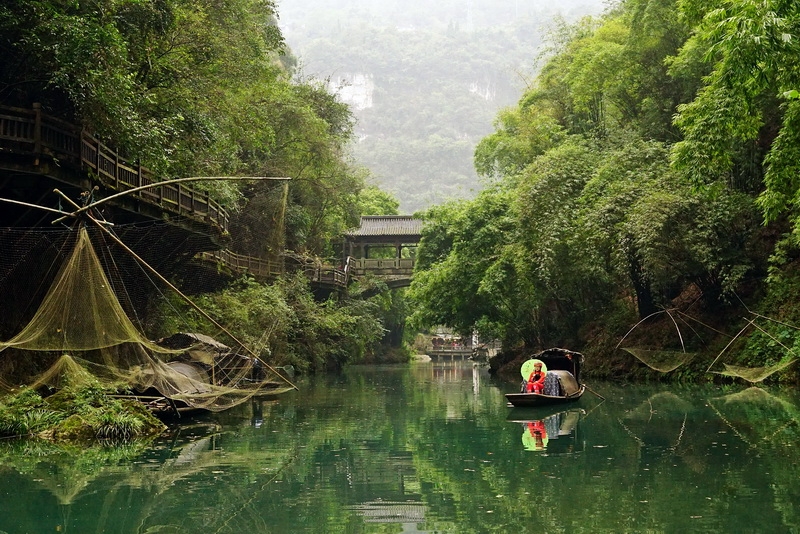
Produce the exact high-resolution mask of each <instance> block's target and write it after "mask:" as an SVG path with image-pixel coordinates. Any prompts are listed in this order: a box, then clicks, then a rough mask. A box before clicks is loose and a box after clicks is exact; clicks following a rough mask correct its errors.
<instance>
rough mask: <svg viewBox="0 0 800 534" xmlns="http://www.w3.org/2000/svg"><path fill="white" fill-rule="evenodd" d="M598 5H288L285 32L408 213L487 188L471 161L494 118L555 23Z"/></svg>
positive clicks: (522, 82)
mask: <svg viewBox="0 0 800 534" xmlns="http://www.w3.org/2000/svg"><path fill="white" fill-rule="evenodd" d="M601 7H602V4H601V2H599V1H594V2H592V1H573V2H559V3H558V4H557V5H554V4H552V3H547V2H540V1H537V2H519V1H513V0H471V1H449V2H438V3H434V4H431V3H429V2H422V1H408V2H370V1H345V0H315V1H310V2H305V1H302V2H301V1H298V0H282V1H281V2H280V4H279V10H280V22H279V24H280V26H281V28H283V30H284V33H285V35H286V38H287V42H288V43H289V45H290V46H291V47H292V49H293V50H294V51H295V53H296V54H297V55H298V56H299V60H300V67H301V71H302V73H303V74H304V75H305V76H309V77H316V78H318V79H325V80H328V82H329V86H330V87H332V88H333V89H334V90H338V92H339V94H340V95H341V97H342V99H343V100H344V101H345V102H347V103H349V104H351V105H352V107H353V112H354V115H355V117H356V119H357V124H356V126H355V132H356V135H357V138H358V142H357V143H356V144H355V148H354V153H355V157H356V159H357V160H358V161H359V162H360V163H362V164H364V165H365V166H366V167H367V168H369V169H370V170H371V171H372V173H373V174H374V176H375V178H376V180H377V183H378V184H380V185H381V186H382V187H384V188H385V189H387V190H388V191H391V192H392V193H393V194H395V195H396V196H397V197H398V199H399V200H400V203H401V210H402V211H403V212H413V211H415V210H418V209H420V208H423V207H428V206H431V205H433V204H437V203H440V202H442V201H443V200H446V199H448V198H471V197H473V196H474V194H475V192H476V191H477V190H478V189H479V188H480V187H481V184H480V183H479V180H478V175H477V174H476V173H475V171H474V168H473V164H472V152H473V150H474V147H475V145H476V143H477V142H478V140H480V138H482V137H483V136H484V135H487V134H488V133H489V132H491V128H492V120H493V117H494V115H495V114H496V113H497V111H498V110H499V109H501V108H503V107H504V106H508V105H511V104H513V103H514V101H515V100H516V99H517V97H518V95H519V93H520V92H521V91H522V89H523V88H524V87H525V86H526V84H527V83H529V82H530V81H531V79H532V73H533V72H534V68H535V63H536V57H537V54H538V51H537V50H538V48H539V46H540V44H541V42H542V36H543V35H544V33H545V32H546V31H547V29H548V28H549V27H550V26H551V25H553V24H554V22H553V21H554V17H555V16H556V15H561V16H564V17H573V18H574V17H577V16H579V15H582V14H585V13H587V12H595V13H596V12H599V11H600V9H601Z"/></svg>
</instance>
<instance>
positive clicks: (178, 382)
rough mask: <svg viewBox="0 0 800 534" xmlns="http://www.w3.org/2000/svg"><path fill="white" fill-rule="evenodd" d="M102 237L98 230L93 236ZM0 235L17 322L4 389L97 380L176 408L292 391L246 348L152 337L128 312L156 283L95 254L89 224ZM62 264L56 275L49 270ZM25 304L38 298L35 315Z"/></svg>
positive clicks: (5, 360) (8, 299)
mask: <svg viewBox="0 0 800 534" xmlns="http://www.w3.org/2000/svg"><path fill="white" fill-rule="evenodd" d="M101 235H102V233H98V232H97V231H95V235H94V238H95V239H99V238H100V237H101ZM133 235H135V234H133ZM0 242H5V243H6V244H7V245H8V247H7V248H5V250H6V251H7V254H5V255H4V256H3V258H2V261H0V292H2V297H3V304H4V307H5V308H6V309H10V310H12V313H11V314H9V318H11V319H12V320H18V321H19V322H20V324H22V325H23V326H22V327H21V328H19V329H18V332H17V333H16V334H15V335H13V336H11V337H10V338H7V339H8V341H4V342H0V386H2V387H3V388H4V389H7V390H10V389H12V388H13V387H15V386H19V385H27V386H32V387H35V388H38V387H42V386H48V387H50V388H54V389H59V388H61V387H64V386H67V385H72V386H80V385H88V384H99V385H101V386H105V387H110V388H115V389H117V390H119V391H120V392H128V393H131V394H134V395H137V396H138V397H139V398H141V399H143V400H145V401H147V402H151V403H152V405H153V407H154V408H163V406H161V403H164V402H166V403H167V405H168V406H169V407H171V408H173V409H177V407H178V404H183V405H185V407H188V408H203V409H207V410H211V411H219V410H224V409H227V408H229V407H231V406H234V405H236V404H239V403H241V402H244V401H246V400H248V399H250V398H252V397H253V396H255V395H262V394H267V393H269V394H277V393H280V392H283V391H286V390H288V389H290V387H289V385H288V383H287V382H286V381H285V380H283V378H282V377H281V376H280V375H279V374H278V373H277V372H275V371H274V370H273V369H272V368H271V367H269V366H268V365H265V364H264V362H263V361H262V360H261V359H260V358H259V357H258V356H256V355H254V354H252V353H250V352H249V351H246V350H243V349H240V351H239V352H237V351H234V350H231V349H229V348H228V347H226V346H225V345H222V344H220V343H213V342H212V341H209V340H210V339H211V338H205V337H203V336H201V335H192V336H184V338H183V343H182V344H175V343H172V344H169V343H166V344H165V343H156V342H153V341H150V340H149V339H148V338H147V337H146V336H145V335H144V334H143V333H142V332H143V327H144V326H145V324H144V323H143V322H142V320H141V318H140V317H139V316H138V315H137V314H136V311H135V310H136V308H137V306H141V305H142V304H143V303H146V302H147V301H148V298H149V297H152V296H153V295H160V291H161V290H152V289H150V290H144V288H143V286H144V285H147V284H144V283H143V281H147V282H151V281H152V280H150V279H148V277H147V276H145V275H144V274H143V273H142V271H141V270H139V271H136V269H135V268H134V267H133V263H132V262H131V261H130V259H129V258H128V259H124V258H122V257H115V256H114V255H113V254H111V253H110V252H108V250H109V249H105V248H104V249H103V250H104V252H105V254H104V257H103V260H102V261H101V258H100V257H99V256H98V254H97V252H96V251H95V247H94V246H93V244H92V236H91V235H90V231H89V230H87V229H86V228H84V227H81V228H79V229H77V230H69V231H53V232H47V231H45V232H36V231H24V232H23V231H18V230H10V229H4V230H3V231H2V232H0ZM175 250H176V248H175V247H172V251H173V252H175ZM162 253H163V251H162ZM167 255H168V254H167ZM32 256H33V258H38V259H39V260H40V261H38V262H37V261H35V259H33V261H32ZM59 263H60V267H59V268H58V269H57V270H55V272H56V274H55V275H51V274H49V273H50V272H51V270H52V269H50V267H52V266H54V265H58V264H59ZM134 263H135V262H134ZM31 265H37V266H39V267H30V266H31ZM40 269H41V270H40ZM134 271H136V272H134ZM36 280H38V281H40V282H41V284H38V285H37V284H36V282H35V281H36ZM42 294H43V296H42V297H41V298H40V299H39V295H42ZM27 302H38V306H36V308H35V311H33V313H32V315H31V312H30V310H29V309H28V307H27V306H25V305H24V303H27ZM123 303H125V304H127V310H126V309H125V308H126V306H125V305H123ZM131 317H134V319H135V320H136V322H137V323H139V326H137V325H136V324H134V321H132V320H131ZM12 322H13V321H7V323H12ZM187 340H188V342H187Z"/></svg>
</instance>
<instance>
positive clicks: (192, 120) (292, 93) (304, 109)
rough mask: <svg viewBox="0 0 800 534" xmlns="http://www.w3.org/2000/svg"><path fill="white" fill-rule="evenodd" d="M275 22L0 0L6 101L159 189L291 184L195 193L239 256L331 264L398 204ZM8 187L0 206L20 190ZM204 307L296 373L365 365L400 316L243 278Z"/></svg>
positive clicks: (107, 0)
mask: <svg viewBox="0 0 800 534" xmlns="http://www.w3.org/2000/svg"><path fill="white" fill-rule="evenodd" d="M277 15H278V13H277V11H276V5H275V3H274V2H272V1H268V0H267V1H265V0H223V1H219V2H210V3H203V2H184V1H180V0H163V1H152V2H151V1H141V2H140V1H121V2H118V1H115V0H99V1H96V2H61V1H58V0H43V1H39V2H28V1H27V0H13V1H11V2H4V3H3V4H2V5H1V6H0V52H2V55H3V59H2V62H0V105H4V106H15V107H20V108H26V109H31V107H32V105H33V104H34V103H40V104H41V105H42V109H43V110H44V112H45V113H47V114H48V115H51V116H55V117H58V118H61V119H64V120H65V121H67V122H69V123H72V124H75V125H78V126H80V127H81V128H82V129H83V130H84V131H85V132H88V133H90V134H92V135H94V136H96V137H97V138H98V139H99V140H100V141H101V142H103V143H104V144H106V145H108V146H110V147H113V148H114V149H115V150H116V151H117V152H118V153H120V154H123V155H124V156H125V158H126V159H127V160H128V161H138V162H140V163H141V164H142V165H143V166H145V167H147V168H149V169H150V170H152V171H153V173H154V175H155V176H157V177H160V178H164V179H167V178H182V177H190V176H239V177H248V176H267V177H286V178H290V180H289V181H288V182H287V181H282V182H279V183H280V184H281V185H280V186H275V182H271V181H269V182H268V181H258V182H256V181H252V182H251V181H235V182H226V181H215V182H207V183H203V182H198V183H197V184H198V185H197V187H205V188H206V189H208V190H209V191H210V192H211V194H212V196H213V198H214V199H216V200H218V201H220V202H221V203H223V204H224V207H225V208H226V209H227V210H228V212H229V213H230V214H231V222H230V234H231V240H230V249H232V251H233V252H236V253H242V254H247V255H250V256H256V257H259V258H264V259H271V260H274V259H280V260H284V259H286V258H294V259H297V260H299V261H301V262H318V261H319V257H331V256H332V257H334V258H337V259H338V256H339V254H340V251H339V250H338V249H336V248H334V244H333V240H334V239H335V238H338V237H339V236H341V234H342V232H344V231H345V230H346V229H348V228H352V227H353V226H356V225H357V224H358V220H359V215H360V214H362V213H371V214H374V213H386V211H387V210H389V211H391V210H394V209H396V206H397V204H396V202H395V201H394V200H393V199H392V198H391V197H390V196H389V195H387V194H385V193H383V192H382V191H380V190H377V189H375V188H370V187H367V185H366V183H365V176H366V171H365V170H364V169H363V168H362V167H360V166H358V165H357V164H355V163H354V162H353V160H352V159H351V158H350V156H349V154H348V150H347V147H348V146H349V145H350V143H351V141H352V135H353V123H354V119H353V116H352V113H351V111H350V109H349V108H348V106H347V105H345V104H343V103H342V102H341V101H339V100H338V99H337V98H336V97H335V95H333V94H331V93H330V92H329V91H328V89H327V87H326V86H325V85H324V83H321V82H318V81H313V80H298V79H297V78H295V77H294V66H295V63H296V61H295V58H294V57H293V56H292V54H291V51H290V50H289V49H288V47H287V46H286V43H285V42H284V38H283V35H282V33H281V30H280V28H279V27H278V25H277ZM1 178H2V179H0V194H3V193H2V190H3V189H4V188H6V187H13V186H14V185H15V180H16V181H17V182H16V183H18V181H19V180H20V179H21V178H20V177H19V175H16V174H11V175H9V174H5V175H4V176H2V177H1ZM22 179H24V178H22ZM283 184H288V186H287V189H284V187H283ZM56 200H57V199H56ZM45 201H47V199H43V202H45ZM200 299H201V300H203V303H204V304H205V306H206V308H207V309H209V310H211V311H212V312H213V314H214V315H215V316H216V317H218V318H224V319H225V321H223V322H228V323H235V324H236V329H237V333H238V335H240V336H241V339H243V340H245V341H247V342H248V343H249V344H250V345H251V346H254V345H256V344H257V345H258V346H261V347H263V349H264V351H265V352H268V353H270V358H271V360H272V361H273V362H277V363H281V362H282V363H291V364H293V365H295V366H296V367H297V368H299V369H309V368H317V369H322V368H329V367H339V366H341V365H343V364H344V363H345V362H346V361H349V360H352V359H359V358H362V357H364V356H366V355H368V354H369V353H370V352H371V350H372V349H373V348H374V347H375V346H376V345H377V343H379V342H380V340H381V338H382V337H383V334H384V329H383V326H382V322H381V314H382V313H383V312H384V311H387V310H388V308H389V307H390V305H391V304H390V303H389V299H386V298H384V299H383V300H382V301H379V300H376V299H373V300H366V299H364V300H354V301H347V300H342V301H341V302H339V303H334V302H330V303H321V302H317V301H315V300H314V298H313V296H312V294H311V291H310V288H309V283H308V280H307V279H306V277H305V276H302V275H298V276H291V275H289V274H287V276H286V277H284V278H282V279H281V280H279V281H277V282H276V283H274V284H271V285H264V284H262V283H256V282H254V281H253V280H251V279H243V280H240V281H237V282H234V283H232V284H231V285H230V287H227V288H225V289H224V290H222V291H220V292H219V293H217V294H214V295H205V296H203V297H200ZM20 305H22V304H20ZM382 310H383V311H382ZM185 311H186V310H185ZM190 315H191V314H190V313H185V316H184V319H185V317H186V316H190ZM185 320H187V321H190V320H191V318H190V319H185ZM151 322H152V324H154V325H155V326H156V327H159V328H162V329H165V330H167V331H166V332H148V335H150V336H151V337H150V339H156V338H157V337H158V336H161V335H169V334H170V333H174V332H176V331H179V329H180V331H191V332H195V331H197V332H200V331H203V330H202V329H201V328H202V325H201V324H199V323H198V324H189V325H187V324H173V323H169V322H168V321H165V320H153V321H151ZM169 329H172V330H171V331H169ZM187 329H189V330H187Z"/></svg>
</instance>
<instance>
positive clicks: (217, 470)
mask: <svg viewBox="0 0 800 534" xmlns="http://www.w3.org/2000/svg"><path fill="white" fill-rule="evenodd" d="M587 363H588V364H589V365H591V362H587ZM298 385H299V386H300V388H301V391H299V392H292V393H289V394H287V395H284V396H282V397H281V398H280V400H278V401H270V402H268V401H262V402H258V403H252V404H247V405H244V406H240V407H238V408H236V409H233V410H230V411H228V412H225V413H222V414H213V415H212V414H207V415H203V416H199V417H193V418H191V419H188V418H185V419H184V420H183V421H182V423H181V424H180V425H175V426H173V427H172V428H171V430H170V432H169V433H168V434H166V435H165V436H163V437H161V438H159V439H157V440H155V441H153V442H149V443H136V444H129V445H126V446H122V447H94V448H88V449H77V448H76V449H64V448H56V447H53V446H50V445H46V444H42V443H35V442H18V441H5V442H0V533H1V532H7V533H37V534H38V533H53V532H61V533H70V532H74V533H81V534H84V533H153V534H155V533H202V534H208V533H237V534H249V533H261V532H275V533H291V532H303V533H305V532H309V533H310V532H314V533H320V532H352V533H361V532H364V533H368V532H369V533H373V532H380V533H399V532H431V533H433V532H442V533H444V532H448V533H449V532H454V533H473V532H475V533H480V532H499V533H526V532H552V533H559V532H564V533H571V532H591V533H595V532H676V533H677V532H769V533H779V532H800V506H798V504H800V465H799V464H798V460H799V459H798V435H799V434H800V428H799V427H798V422H799V421H800V402H799V401H798V396H797V395H796V394H794V393H793V392H791V391H783V390H777V389H771V388H748V387H747V386H746V385H734V386H725V387H720V386H695V385H685V386H677V387H676V386H670V385H666V384H657V385H634V386H623V385H619V384H610V383H592V384H590V386H591V388H592V390H594V391H595V392H596V393H598V394H599V395H602V396H604V397H605V398H606V400H605V401H602V402H601V400H600V399H599V397H597V396H595V395H594V394H592V393H588V392H587V393H586V394H585V395H584V396H583V398H582V399H581V400H580V401H578V402H577V403H575V404H572V405H562V406H560V407H557V408H550V409H547V410H542V409H538V410H522V409H513V410H512V409H510V408H507V407H506V403H505V399H504V397H503V394H504V393H507V392H511V391H515V390H516V388H517V385H516V384H506V383H500V382H497V381H494V380H493V379H491V378H490V377H489V375H488V374H487V371H486V368H484V367H473V366H472V364H471V363H440V364H435V363H415V364H410V365H405V366H384V367H353V368H350V369H348V370H347V372H346V373H344V374H343V375H341V376H325V377H315V378H314V379H313V380H306V381H300V382H299V384H298Z"/></svg>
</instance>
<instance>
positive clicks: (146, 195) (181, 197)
mask: <svg viewBox="0 0 800 534" xmlns="http://www.w3.org/2000/svg"><path fill="white" fill-rule="evenodd" d="M0 169H2V170H4V171H7V172H10V173H16V174H15V176H18V175H20V174H24V173H27V174H33V175H35V174H48V173H49V174H51V175H53V177H54V178H55V179H56V180H60V181H62V182H66V183H71V184H72V185H75V186H78V187H81V186H85V185H89V184H88V183H87V178H89V179H90V180H91V182H94V185H99V186H101V187H102V188H104V189H106V190H108V191H113V192H115V193H116V192H123V191H128V190H131V189H135V188H138V187H141V186H145V185H150V184H154V183H157V182H159V180H158V179H157V177H156V176H154V175H153V173H151V172H150V171H149V170H148V169H146V168H144V167H142V166H141V165H138V164H135V163H131V162H128V161H125V160H124V159H123V158H122V157H120V155H119V154H117V153H116V152H115V151H114V150H111V149H110V148H109V147H107V146H105V145H103V143H101V142H100V141H99V140H97V139H96V138H94V137H93V136H91V135H89V134H88V133H87V132H85V131H83V130H81V129H80V128H79V127H78V126H75V125H73V124H70V123H67V122H64V121H62V120H60V119H57V118H55V117H51V116H49V115H47V114H46V113H43V112H42V110H41V106H38V105H37V104H34V107H33V109H21V108H14V107H9V106H0ZM65 171H67V172H65ZM131 196H132V197H134V198H135V199H137V200H138V201H141V202H144V203H147V204H150V205H152V206H154V207H157V208H158V209H159V210H161V211H163V212H167V213H169V214H173V215H179V216H181V217H187V218H189V219H193V220H195V221H197V222H200V223H202V224H204V225H207V226H208V231H209V233H212V234H213V233H224V232H227V230H228V214H227V213H226V212H225V210H223V209H222V208H221V207H220V206H219V204H217V203H216V202H214V201H213V200H211V199H210V198H209V196H208V193H206V192H200V191H197V190H195V189H193V188H191V187H186V186H182V185H181V184H175V185H164V186H155V187H152V188H148V189H143V190H141V191H137V192H135V193H131Z"/></svg>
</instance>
